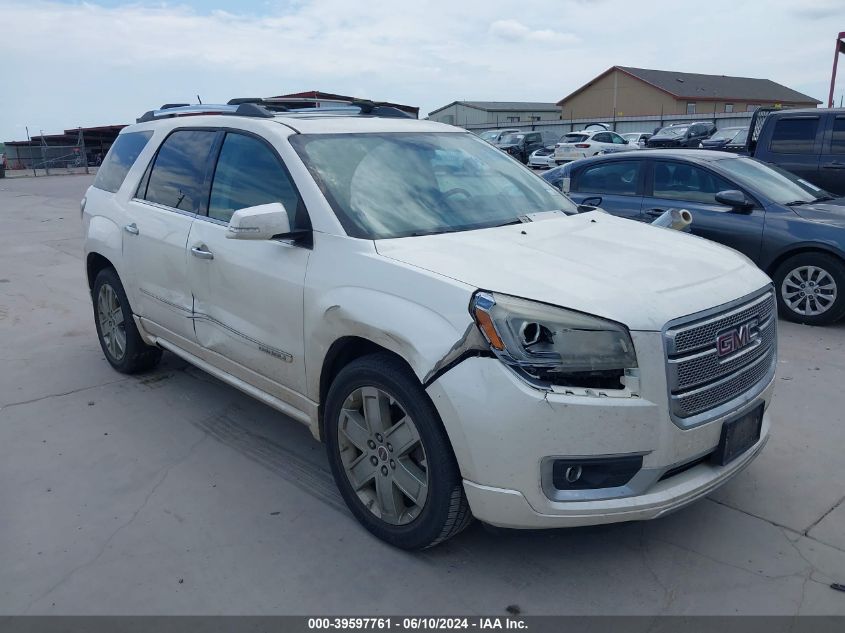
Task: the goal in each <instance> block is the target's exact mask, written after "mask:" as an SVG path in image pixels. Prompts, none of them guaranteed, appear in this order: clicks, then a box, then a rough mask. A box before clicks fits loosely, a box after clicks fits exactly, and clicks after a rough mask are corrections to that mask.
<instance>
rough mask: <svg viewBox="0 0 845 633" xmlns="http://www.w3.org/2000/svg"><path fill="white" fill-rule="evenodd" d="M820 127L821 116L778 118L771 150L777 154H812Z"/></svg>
mask: <svg viewBox="0 0 845 633" xmlns="http://www.w3.org/2000/svg"><path fill="white" fill-rule="evenodd" d="M818 129H819V117H803V118H789V119H788V118H780V119H777V120H776V121H775V129H774V131H773V132H772V141H771V143H770V144H769V151H771V152H773V153H775V154H812V153H813V149H814V148H815V145H816V132H818Z"/></svg>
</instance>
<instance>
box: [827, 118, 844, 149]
mask: <svg viewBox="0 0 845 633" xmlns="http://www.w3.org/2000/svg"><path fill="white" fill-rule="evenodd" d="M830 153H831V154H845V116H838V117H836V118H835V119H834V120H833V135H832V136H831V138H830Z"/></svg>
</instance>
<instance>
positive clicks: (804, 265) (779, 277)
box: [774, 253, 845, 325]
mask: <svg viewBox="0 0 845 633" xmlns="http://www.w3.org/2000/svg"><path fill="white" fill-rule="evenodd" d="M774 281H775V289H776V291H777V298H778V308H779V312H780V314H781V316H782V317H784V318H785V319H788V320H790V321H795V322H797V323H805V324H807V325H827V324H829V323H834V322H836V321H838V320H839V319H841V318H842V317H843V316H845V264H844V263H843V262H842V260H840V259H838V258H837V257H834V256H833V255H827V254H824V253H799V254H798V255H794V256H792V257H790V258H789V259H787V260H786V261H785V262H783V263H782V264H781V265H780V266H778V268H777V270H776V271H775V274H774Z"/></svg>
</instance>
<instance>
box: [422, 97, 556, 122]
mask: <svg viewBox="0 0 845 633" xmlns="http://www.w3.org/2000/svg"><path fill="white" fill-rule="evenodd" d="M428 118H429V119H430V120H431V121H437V122H439V123H448V124H449V125H460V126H463V127H466V126H467V125H471V124H490V125H492V126H497V125H505V124H508V123H523V124H524V123H531V122H534V121H558V120H560V107H559V106H558V105H556V104H554V103H536V102H533V101H453V102H452V103H450V104H449V105H445V106H443V107H442V108H438V109H437V110H434V111H432V112H429V113H428Z"/></svg>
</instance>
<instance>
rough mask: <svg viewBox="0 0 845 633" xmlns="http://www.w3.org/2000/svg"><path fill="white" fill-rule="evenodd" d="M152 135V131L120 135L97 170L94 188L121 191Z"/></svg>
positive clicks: (112, 191) (113, 191)
mask: <svg viewBox="0 0 845 633" xmlns="http://www.w3.org/2000/svg"><path fill="white" fill-rule="evenodd" d="M152 135H153V133H152V132H151V131H148V132H128V133H126V134H120V135H119V136H118V137H117V140H116V141H115V142H114V144H113V145H112V146H111V149H109V153H108V154H106V158H105V160H103V164H102V165H100V168H99V169H98V170H97V177H96V178H94V183H93V184H94V186H95V187H96V188H97V189H102V190H104V191H110V192H111V193H115V192H116V191H117V190H118V189H120V186H121V185H122V184H123V181H124V179H125V178H126V174H128V173H129V170H130V169H131V168H132V165H134V164H135V161H136V160H137V159H138V156H139V155H140V153H141V151H142V150H143V149H144V147H146V146H147V143H148V142H149V140H150V138H151V137H152Z"/></svg>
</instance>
